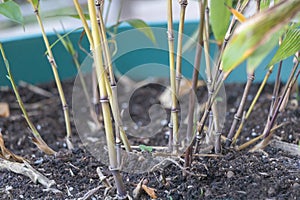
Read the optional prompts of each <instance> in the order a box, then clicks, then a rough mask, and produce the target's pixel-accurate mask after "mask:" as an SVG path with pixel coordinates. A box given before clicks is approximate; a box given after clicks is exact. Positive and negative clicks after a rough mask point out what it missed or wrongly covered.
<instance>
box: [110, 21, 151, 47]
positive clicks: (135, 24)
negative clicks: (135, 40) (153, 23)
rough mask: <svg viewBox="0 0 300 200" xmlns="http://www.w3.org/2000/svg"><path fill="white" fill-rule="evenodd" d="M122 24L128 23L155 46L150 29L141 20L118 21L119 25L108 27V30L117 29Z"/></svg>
mask: <svg viewBox="0 0 300 200" xmlns="http://www.w3.org/2000/svg"><path fill="white" fill-rule="evenodd" d="M122 23H128V24H129V25H130V26H132V27H133V28H135V29H137V30H138V31H140V32H142V33H143V34H144V35H145V36H146V37H147V38H149V39H150V40H151V41H152V42H153V43H154V44H156V39H155V36H154V33H153V31H152V29H151V27H150V26H149V25H148V24H147V23H146V22H144V21H143V20H141V19H128V20H124V21H120V22H119V23H117V24H115V25H113V26H111V27H109V28H108V30H111V29H114V28H117V27H119V26H120V25H121V24H122Z"/></svg>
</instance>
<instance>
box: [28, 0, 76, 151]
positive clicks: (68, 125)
mask: <svg viewBox="0 0 300 200" xmlns="http://www.w3.org/2000/svg"><path fill="white" fill-rule="evenodd" d="M36 2H37V3H36ZM30 3H31V5H32V7H33V10H34V13H35V16H36V19H37V21H38V24H39V26H40V28H41V32H42V35H43V40H44V43H45V46H46V49H47V57H48V61H49V63H50V65H51V68H52V72H53V75H54V79H55V83H56V86H57V89H58V93H59V97H60V100H61V103H62V107H63V112H64V118H65V125H66V131H67V137H66V142H67V145H68V148H69V149H72V148H73V145H72V143H71V140H70V139H71V135H72V131H71V123H70V116H69V108H68V104H67V101H66V98H65V94H64V91H63V88H62V84H61V81H60V78H59V74H58V71H57V65H56V62H55V59H54V57H53V53H52V50H51V47H50V44H49V41H48V38H47V36H46V32H45V29H44V25H43V23H42V19H41V16H40V14H39V1H33V0H30Z"/></svg>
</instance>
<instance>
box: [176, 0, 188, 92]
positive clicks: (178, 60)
mask: <svg viewBox="0 0 300 200" xmlns="http://www.w3.org/2000/svg"><path fill="white" fill-rule="evenodd" d="M179 4H180V7H181V9H180V21H179V28H178V40H177V55H176V80H177V85H176V95H178V94H179V90H180V81H181V79H182V75H181V65H182V36H183V30H184V20H185V10H186V6H187V4H188V1H187V0H180V1H179Z"/></svg>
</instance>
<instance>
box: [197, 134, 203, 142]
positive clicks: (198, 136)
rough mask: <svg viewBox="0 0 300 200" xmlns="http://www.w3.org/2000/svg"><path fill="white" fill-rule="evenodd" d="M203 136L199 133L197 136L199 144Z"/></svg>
mask: <svg viewBox="0 0 300 200" xmlns="http://www.w3.org/2000/svg"><path fill="white" fill-rule="evenodd" d="M201 138H202V137H201V135H200V134H199V132H197V135H196V140H197V141H198V142H199V141H200V140H201Z"/></svg>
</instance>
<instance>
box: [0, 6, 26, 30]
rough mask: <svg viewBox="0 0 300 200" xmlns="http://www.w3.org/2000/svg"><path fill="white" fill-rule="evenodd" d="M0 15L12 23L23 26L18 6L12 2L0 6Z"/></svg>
mask: <svg viewBox="0 0 300 200" xmlns="http://www.w3.org/2000/svg"><path fill="white" fill-rule="evenodd" d="M0 14H1V15H3V16H5V17H7V18H8V19H10V20H12V21H14V22H17V23H19V24H22V25H23V24H24V19H23V16H22V13H21V9H20V6H19V5H18V4H17V3H15V2H14V1H12V0H9V1H6V2H4V3H1V4H0Z"/></svg>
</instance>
